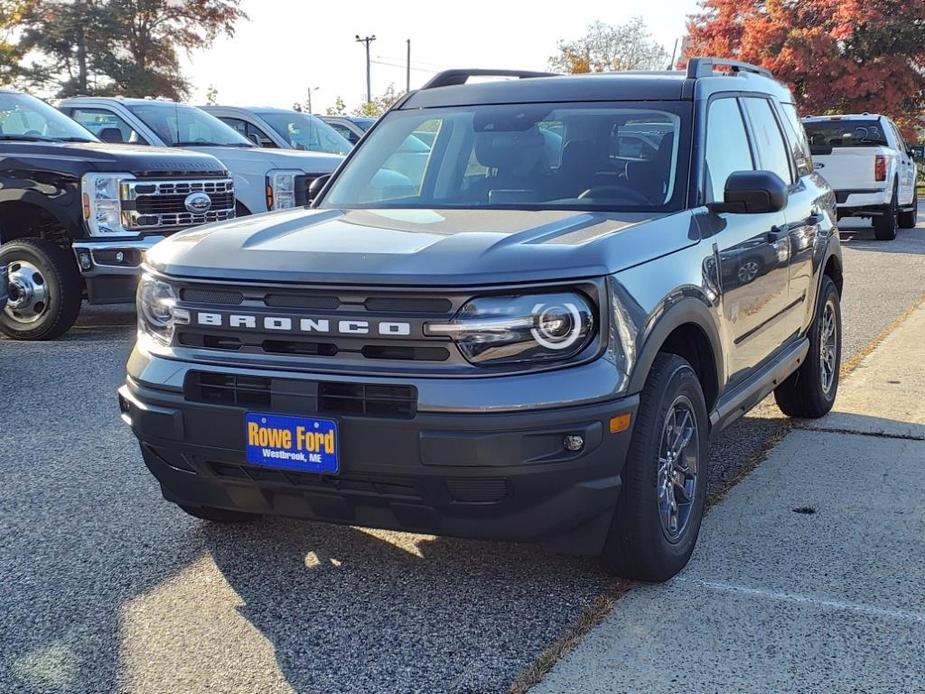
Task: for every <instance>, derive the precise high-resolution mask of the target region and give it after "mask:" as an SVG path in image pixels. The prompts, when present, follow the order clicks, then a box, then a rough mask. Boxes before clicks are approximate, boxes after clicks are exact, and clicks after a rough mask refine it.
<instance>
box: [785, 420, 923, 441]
mask: <svg viewBox="0 0 925 694" xmlns="http://www.w3.org/2000/svg"><path fill="white" fill-rule="evenodd" d="M793 428H794V429H800V430H801V431H816V432H820V433H824V434H848V435H850V436H866V437H869V438H872V439H898V440H900V441H925V435H919V434H900V433H890V432H887V431H862V430H860V429H845V428H842V427H826V426H807V425H805V424H794V425H793Z"/></svg>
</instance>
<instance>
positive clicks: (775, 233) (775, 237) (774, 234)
mask: <svg viewBox="0 0 925 694" xmlns="http://www.w3.org/2000/svg"><path fill="white" fill-rule="evenodd" d="M788 233H789V232H788V231H787V230H786V229H781V228H780V227H779V226H773V227H771V231H769V232H768V243H777V242H778V241H780V240H781V239H783V238H786V237H787V234H788Z"/></svg>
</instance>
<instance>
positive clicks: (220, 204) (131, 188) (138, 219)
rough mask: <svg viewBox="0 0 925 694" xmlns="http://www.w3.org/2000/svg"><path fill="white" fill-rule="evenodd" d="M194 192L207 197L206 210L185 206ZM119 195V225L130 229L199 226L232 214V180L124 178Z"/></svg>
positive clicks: (226, 217) (232, 216)
mask: <svg viewBox="0 0 925 694" xmlns="http://www.w3.org/2000/svg"><path fill="white" fill-rule="evenodd" d="M194 193H202V194H204V195H206V196H208V198H209V205H208V207H207V208H206V209H201V210H191V209H188V208H187V200H188V199H189V198H190V196H191V195H193V194H194ZM121 196H122V225H123V226H124V227H125V228H126V229H130V230H133V231H148V230H153V229H165V228H184V227H191V226H198V225H199V224H206V223H208V222H220V221H224V220H226V219H233V218H234V216H235V198H234V182H233V181H232V180H231V179H212V180H209V179H204V180H200V181H195V180H183V181H146V180H138V181H127V182H125V183H124V184H123V185H122V191H121ZM200 197H201V196H200Z"/></svg>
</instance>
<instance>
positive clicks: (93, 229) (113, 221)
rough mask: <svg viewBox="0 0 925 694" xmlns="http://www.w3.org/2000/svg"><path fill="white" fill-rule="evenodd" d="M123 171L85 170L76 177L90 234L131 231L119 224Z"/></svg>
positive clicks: (124, 176)
mask: <svg viewBox="0 0 925 694" xmlns="http://www.w3.org/2000/svg"><path fill="white" fill-rule="evenodd" d="M129 180H132V175H131V174H127V173H88V174H85V175H84V177H83V178H81V179H80V192H81V202H82V204H83V215H84V221H85V222H86V224H87V229H88V230H89V231H90V236H108V235H110V234H127V233H134V232H130V231H127V230H126V228H125V226H123V224H122V196H121V189H122V184H123V183H125V182H126V181H129Z"/></svg>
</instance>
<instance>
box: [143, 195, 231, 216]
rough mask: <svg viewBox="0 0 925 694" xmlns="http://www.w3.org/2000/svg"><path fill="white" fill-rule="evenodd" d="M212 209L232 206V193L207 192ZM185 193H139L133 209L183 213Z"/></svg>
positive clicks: (148, 212) (150, 211)
mask: <svg viewBox="0 0 925 694" xmlns="http://www.w3.org/2000/svg"><path fill="white" fill-rule="evenodd" d="M208 195H209V199H210V200H211V201H212V207H211V209H213V210H227V209H229V208H232V207H234V193H232V192H224V193H209V194H208ZM186 198H187V196H186V195H183V194H180V195H139V196H138V198H137V199H136V200H135V209H136V210H137V211H138V213H139V214H176V213H184V212H187V211H188V210H187V209H186V204H185V203H186Z"/></svg>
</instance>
